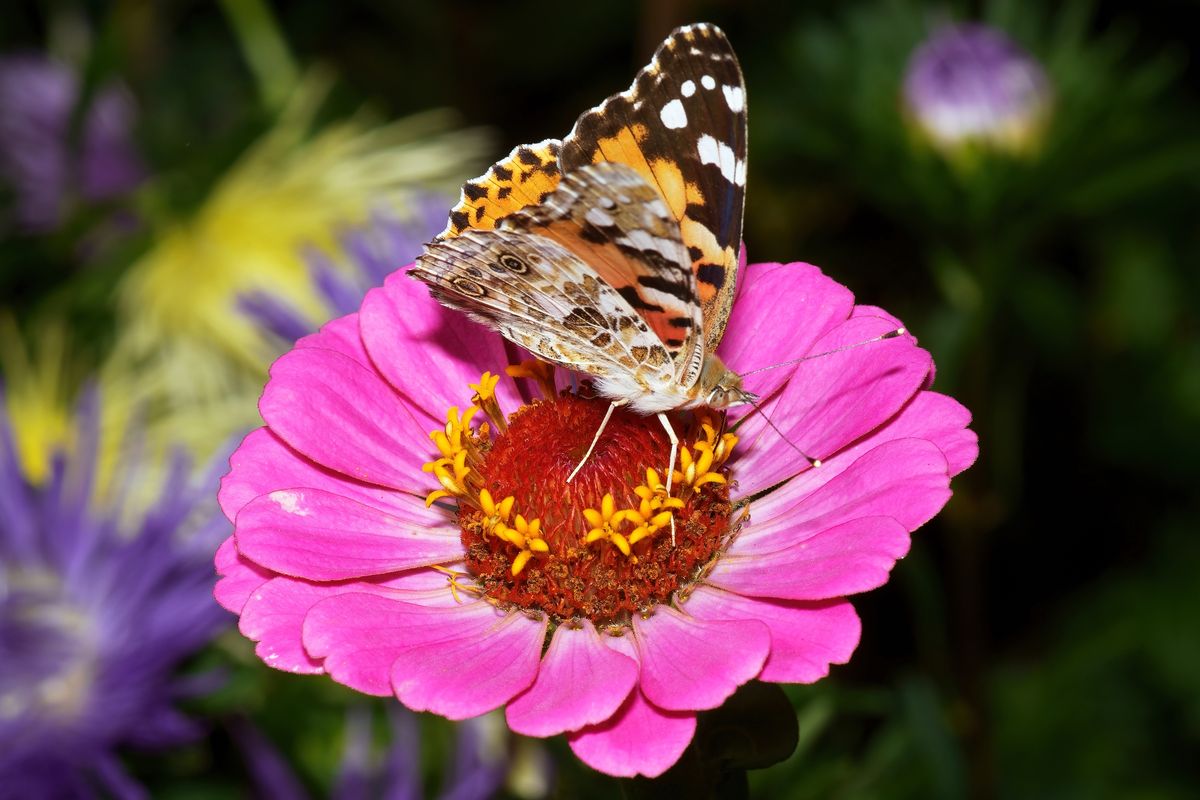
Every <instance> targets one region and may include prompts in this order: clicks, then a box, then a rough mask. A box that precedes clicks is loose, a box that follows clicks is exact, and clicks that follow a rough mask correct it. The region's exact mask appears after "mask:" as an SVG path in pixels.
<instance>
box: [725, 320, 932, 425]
mask: <svg viewBox="0 0 1200 800" xmlns="http://www.w3.org/2000/svg"><path fill="white" fill-rule="evenodd" d="M906 333H908V330H907V329H905V328H896V330H894V331H888V332H887V333H884V334H880V335H879V336H875V337H872V338H870V339H863V340H862V341H861V342H855V343H854V344H847V345H843V346H842V347H836V348H834V349H833V350H827V351H825V352H824V353H813V354H812V355H807V356H804V357H803V358H793V359H792V360H791V361H781V362H780V363H778V364H771V365H770V366H767V367H759V368H758V369H752V370H750V371H749V372H743V373H742V374H741V377H743V378H744V377H746V376H747V375H753V374H755V373H756V372H766V371H767V370H769V369H777V368H778V367H787V366H790V365H792V364H799V363H800V362H801V361H811V360H812V359H814V358H824V357H825V356H831V355H834V354H835V353H842V352H845V351H846V350H853V349H854V348H856V347H862V346H863V345H864V344H874V343H875V342H882V341H883V340H884V339H895V338H896V337H897V336H903V335H904V334H906ZM768 421H769V420H768Z"/></svg>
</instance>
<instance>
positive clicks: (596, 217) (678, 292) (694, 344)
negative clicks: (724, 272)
mask: <svg viewBox="0 0 1200 800" xmlns="http://www.w3.org/2000/svg"><path fill="white" fill-rule="evenodd" d="M500 228H502V229H511V230H524V231H529V232H531V233H534V234H537V235H538V236H542V237H545V238H547V239H551V240H553V241H555V242H557V243H558V244H559V245H561V246H562V247H563V248H564V249H566V250H568V251H570V252H571V253H572V254H573V255H574V256H576V257H577V258H578V259H579V260H581V261H583V262H584V263H586V264H587V265H588V266H589V267H591V268H592V270H594V271H595V273H596V274H597V275H598V276H599V277H600V278H601V280H603V281H604V282H605V283H607V284H608V285H609V286H611V287H612V288H614V289H615V290H616V291H617V293H618V294H619V295H620V296H621V297H622V298H624V300H625V302H627V303H628V304H629V306H630V307H631V308H632V309H633V310H634V311H636V312H637V314H638V315H639V316H640V317H641V318H642V319H643V320H644V321H645V322H646V324H647V326H648V327H649V328H650V330H651V331H652V332H653V333H654V334H655V335H656V336H657V337H658V339H659V341H661V342H662V344H663V346H664V347H665V348H666V349H667V352H668V353H669V354H670V356H671V358H672V359H673V360H674V361H675V366H676V373H677V383H679V384H680V385H681V386H684V387H690V386H691V385H692V384H693V383H695V381H696V378H698V377H699V373H700V369H701V367H702V365H703V362H704V339H703V337H702V336H701V328H702V324H703V317H702V313H701V308H700V301H699V299H698V297H697V295H696V279H695V275H694V274H693V273H692V270H691V259H690V258H689V256H688V252H687V249H686V248H685V247H684V245H683V242H682V240H681V239H680V236H679V224H678V223H677V222H676V221H675V220H674V218H672V216H671V213H670V210H669V209H668V208H667V206H666V204H665V203H664V202H663V200H662V198H661V196H659V194H658V192H657V191H655V190H654V189H653V188H652V187H651V186H650V185H649V184H647V183H646V181H645V180H644V179H643V178H642V177H641V176H640V175H639V174H638V173H637V172H636V171H634V170H633V169H632V168H631V167H627V166H625V165H623V164H613V163H603V162H602V163H599V164H589V165H587V166H583V167H580V168H579V169H577V170H573V171H572V172H569V173H567V174H565V175H564V176H563V177H562V180H561V182H560V183H559V185H558V188H557V189H556V190H555V191H554V192H553V193H552V194H550V195H549V196H547V197H546V198H545V199H544V200H543V202H542V203H541V204H540V205H537V206H531V207H529V208H525V209H522V210H520V211H518V212H516V213H514V214H512V215H510V216H509V217H507V218H505V219H504V220H503V221H502V222H501V223H500Z"/></svg>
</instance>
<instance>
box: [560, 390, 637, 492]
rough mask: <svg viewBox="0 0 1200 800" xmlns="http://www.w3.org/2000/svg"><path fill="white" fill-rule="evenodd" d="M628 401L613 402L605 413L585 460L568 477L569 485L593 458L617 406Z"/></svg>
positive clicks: (584, 456)
mask: <svg viewBox="0 0 1200 800" xmlns="http://www.w3.org/2000/svg"><path fill="white" fill-rule="evenodd" d="M627 402H629V401H628V400H613V401H612V403H610V404H609V406H608V411H605V412H604V419H602V420H601V421H600V427H599V428H597V429H596V435H595V436H593V437H592V443H591V444H589V445H588V449H587V452H586V453H584V454H583V458H581V459H579V463H578V464H576V465H575V469H573V470H571V474H570V475H568V476H567V483H570V482H571V481H573V480H575V476H576V475H578V474H579V470H581V469H583V465H584V464H586V463H587V460H588V459H589V458H591V456H592V451H593V450H595V449H596V443H597V442H599V441H600V434H602V433H604V429H605V428H607V427H608V421H609V420H610V419H612V415H613V412H614V411H616V410H617V406H623V405H625V404H626V403H627Z"/></svg>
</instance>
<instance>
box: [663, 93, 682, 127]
mask: <svg viewBox="0 0 1200 800" xmlns="http://www.w3.org/2000/svg"><path fill="white" fill-rule="evenodd" d="M658 116H659V118H661V119H662V124H663V125H666V126H667V127H668V128H671V129H674V130H678V129H679V128H686V127H687V112H686V111H684V110H683V103H682V102H680V101H679V100H672V101H671V102H669V103H667V104H666V105H665V106H663V107H662V110H661V111H659V112H658Z"/></svg>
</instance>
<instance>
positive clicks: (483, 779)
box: [233, 704, 509, 800]
mask: <svg viewBox="0 0 1200 800" xmlns="http://www.w3.org/2000/svg"><path fill="white" fill-rule="evenodd" d="M371 714H372V711H371V708H370V707H369V706H364V705H358V706H355V707H353V708H351V709H350V711H349V712H348V713H347V715H346V736H345V739H346V745H345V749H344V750H343V752H342V760H341V765H340V768H339V770H338V775H337V778H336V780H335V782H334V786H333V790H332V792H330V795H329V796H330V798H331V800H420V799H421V798H423V797H432V796H434V795H433V794H432V793H431V792H426V791H425V790H424V788H423V785H422V779H421V778H422V776H421V735H420V729H419V728H420V726H419V720H418V717H417V715H416V714H414V713H413V712H411V711H409V710H408V709H406V708H403V707H401V706H399V705H396V704H389V705H388V706H387V715H388V722H389V723H390V725H389V728H390V733H391V736H390V740H389V742H388V746H387V750H386V752H384V753H383V758H382V759H379V758H377V757H376V756H377V753H376V752H375V750H374V736H373V733H372V725H371ZM454 730H455V733H456V742H455V748H454V751H453V753H452V754H451V759H452V761H451V763H449V764H448V765H447V769H446V771H445V773H444V774H445V780H444V781H443V785H442V790H441V792H440V793H439V794H438V795H437V797H439V798H440V800H487V798H490V797H495V795H496V793H497V792H498V791H499V789H500V787H501V786H503V785H504V781H505V778H506V777H507V774H508V770H509V758H508V753H507V752H506V748H505V746H504V744H505V743H504V741H497V739H496V737H497V735H499V736H502V737H505V738H507V734H506V731H504V730H503V725H502V723H500V722H499V720H497V719H490V718H488V717H479V718H476V719H469V720H465V721H463V722H460V723H457V724H456V725H455V726H454ZM233 734H234V738H235V740H236V741H237V743H238V745H239V747H240V748H241V750H242V754H243V756H245V758H246V761H247V765H248V767H249V772H250V775H251V777H252V779H253V781H254V783H255V788H256V789H257V792H258V794H260V795H261V796H263V797H271V798H274V800H304V798H307V797H308V793H307V792H305V790H304V788H303V786H302V785H301V783H300V780H299V778H298V777H297V776H296V774H295V773H294V772H293V771H292V770H291V769H290V768H289V767H288V765H287V761H286V760H285V759H284V757H283V755H282V754H281V753H280V752H279V751H278V750H277V749H276V748H275V746H274V745H273V744H271V742H270V741H269V740H268V739H267V738H266V737H265V736H263V734H262V733H261V732H260V731H259V730H258V729H257V728H254V727H253V726H252V725H250V724H249V723H247V722H239V723H238V724H236V725H235V726H234V727H233Z"/></svg>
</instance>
